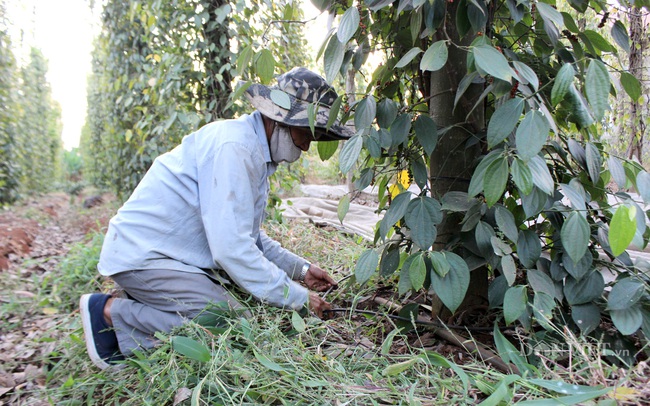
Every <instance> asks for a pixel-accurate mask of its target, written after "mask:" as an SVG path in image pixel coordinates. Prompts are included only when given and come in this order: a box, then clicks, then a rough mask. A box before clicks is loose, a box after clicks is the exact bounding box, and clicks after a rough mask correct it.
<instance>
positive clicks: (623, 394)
mask: <svg viewBox="0 0 650 406" xmlns="http://www.w3.org/2000/svg"><path fill="white" fill-rule="evenodd" d="M639 395H640V393H639V391H638V390H636V389H634V388H625V387H620V388H616V390H614V393H613V394H612V395H611V396H612V397H613V398H614V399H618V400H626V401H631V400H634V399H637V398H638V397H639Z"/></svg>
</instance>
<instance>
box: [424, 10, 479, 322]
mask: <svg viewBox="0 0 650 406" xmlns="http://www.w3.org/2000/svg"><path fill="white" fill-rule="evenodd" d="M457 4H458V2H448V3H447V18H448V20H447V24H446V33H447V35H448V36H449V39H451V41H452V42H453V43H452V44H449V57H448V60H447V63H446V64H445V66H444V67H443V69H441V70H439V71H436V72H432V74H431V78H430V79H431V85H430V103H429V113H430V114H431V117H432V118H433V120H434V121H435V122H436V124H437V126H438V128H439V129H445V128H449V130H448V131H446V132H445V133H444V134H442V135H441V136H440V138H439V140H438V145H437V147H436V149H435V151H433V153H432V154H431V162H430V166H429V180H430V182H431V190H432V193H433V197H436V198H440V197H442V196H443V195H444V194H445V193H447V192H449V191H465V192H466V191H467V190H468V187H469V182H470V179H471V176H472V173H473V169H474V167H475V165H476V162H475V160H476V158H477V157H478V156H479V155H480V153H481V151H480V147H479V144H478V143H477V144H474V145H473V146H472V147H469V148H468V147H467V142H468V140H470V139H471V137H472V136H474V134H477V133H478V132H479V131H481V130H482V129H483V128H484V127H485V123H484V112H483V106H482V105H479V106H477V108H476V109H475V110H474V111H473V112H472V114H471V115H469V116H468V112H470V111H471V109H472V108H473V107H474V104H475V103H476V100H478V97H479V95H480V94H481V92H482V90H483V86H482V85H480V84H473V85H471V86H470V87H469V89H468V90H467V91H466V92H465V95H464V96H463V98H461V100H459V102H458V105H457V106H456V107H455V108H454V99H455V97H456V90H457V89H458V84H459V83H460V81H461V79H462V78H463V77H464V76H465V74H466V73H467V66H466V60H467V51H465V50H463V49H459V47H458V46H464V47H466V46H469V45H470V44H471V42H472V40H473V39H474V37H473V36H471V35H468V36H465V37H464V38H460V35H459V34H458V32H457V31H456V25H455V24H454V21H455V15H456V8H457ZM442 39H446V38H442V37H441V38H437V40H442ZM454 44H456V45H454ZM452 126H453V127H452ZM439 131H440V130H439ZM461 219H462V218H459V217H457V216H453V215H447V216H445V219H444V221H443V223H442V224H440V225H439V227H438V238H437V241H436V244H435V245H434V249H437V250H442V249H445V248H446V246H447V244H448V243H449V242H450V236H451V235H452V234H454V233H456V232H457V231H458V229H459V228H460V220H461ZM487 287H488V282H487V269H485V268H479V269H475V270H473V271H472V272H471V282H470V286H469V289H468V291H467V295H466V297H465V301H464V302H463V304H462V305H461V307H460V308H459V309H458V312H462V311H463V309H467V308H469V307H471V306H474V305H477V304H481V305H482V304H485V303H487ZM432 307H433V313H434V315H435V316H441V317H442V318H443V319H445V318H447V317H446V316H448V315H446V314H445V312H443V305H442V303H441V302H440V300H439V298H437V297H434V300H433V306H432Z"/></svg>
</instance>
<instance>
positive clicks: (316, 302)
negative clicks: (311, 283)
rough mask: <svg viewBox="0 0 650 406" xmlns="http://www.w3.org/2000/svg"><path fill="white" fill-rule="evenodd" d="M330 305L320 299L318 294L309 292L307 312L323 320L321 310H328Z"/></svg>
mask: <svg viewBox="0 0 650 406" xmlns="http://www.w3.org/2000/svg"><path fill="white" fill-rule="evenodd" d="M331 308H332V305H331V304H329V303H328V302H326V301H324V300H323V299H321V297H320V296H318V293H315V292H309V310H311V311H312V312H314V313H315V314H316V315H317V316H318V317H320V318H323V310H330V309H331Z"/></svg>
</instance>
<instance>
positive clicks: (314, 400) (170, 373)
mask: <svg viewBox="0 0 650 406" xmlns="http://www.w3.org/2000/svg"><path fill="white" fill-rule="evenodd" d="M266 229H267V232H268V234H269V235H271V236H272V237H274V238H276V239H277V240H279V241H280V242H281V243H282V244H283V245H284V246H285V247H287V248H289V249H291V250H293V251H295V252H297V253H300V254H301V255H303V256H305V257H306V258H307V259H309V260H310V261H312V262H314V263H318V264H320V265H321V266H322V267H323V268H325V269H328V270H329V271H330V272H331V273H332V274H333V275H334V277H335V278H336V279H337V280H342V279H345V282H344V283H342V284H341V286H340V288H339V289H338V290H335V291H333V292H331V293H329V294H328V297H327V300H329V301H332V302H334V303H335V305H337V306H345V307H350V306H353V305H354V304H355V303H358V302H360V301H362V300H364V299H367V298H369V297H372V295H374V294H376V293H377V288H378V285H373V284H367V285H366V286H364V287H359V286H358V285H356V284H355V283H354V278H347V279H346V277H348V276H349V275H350V274H351V273H352V272H353V270H354V262H355V260H356V259H357V257H358V256H359V254H360V253H361V252H362V251H363V250H364V249H365V248H366V243H365V242H364V241H363V240H360V239H357V238H351V237H348V236H344V235H341V234H340V233H338V232H336V231H333V230H331V229H328V228H317V227H314V226H313V225H312V224H309V223H306V222H300V221H291V222H289V223H284V224H279V223H269V224H267V225H266ZM91 237H92V238H90V239H89V240H88V241H87V242H86V243H84V244H79V245H76V246H75V247H73V249H72V250H71V251H70V252H69V254H68V255H67V256H66V258H65V259H64V260H62V261H61V262H60V265H59V268H58V272H57V277H46V278H42V279H34V280H20V279H19V278H18V279H16V278H13V279H12V280H9V278H8V277H7V275H4V274H3V275H0V279H1V280H0V281H1V282H3V283H6V282H11V283H10V285H4V284H3V286H7V287H8V288H10V289H16V290H21V289H19V288H21V287H22V288H23V289H22V290H26V289H25V286H26V285H29V286H31V287H33V288H34V289H35V290H33V292H35V295H34V297H21V296H17V295H14V296H13V299H12V300H10V301H8V302H3V303H2V306H1V307H0V310H2V313H3V320H2V321H3V326H2V327H1V329H2V334H3V335H5V334H10V331H11V329H12V327H11V326H12V325H13V326H14V327H16V326H19V325H20V323H32V322H33V323H36V324H37V323H39V322H42V321H43V320H45V321H46V322H47V323H49V324H46V325H45V328H41V329H40V330H35V332H34V334H33V335H32V336H30V339H29V340H24V339H22V337H17V338H15V339H16V343H17V344H16V345H23V346H24V347H25V348H24V350H23V352H24V353H28V352H29V351H32V352H35V355H33V356H32V357H31V358H30V359H29V361H28V362H29V363H32V364H39V363H40V364H41V365H42V366H43V370H44V375H43V377H42V379H41V380H42V382H41V383H40V384H39V385H31V386H24V387H21V388H19V389H17V390H16V392H18V393H19V394H20V395H21V399H22V400H23V401H24V402H23V403H24V404H35V403H37V402H38V401H41V402H42V401H46V402H48V403H50V404H56V405H86V404H95V405H110V404H124V405H173V404H179V405H207V404H209V405H220V404H223V405H257V404H273V405H325V404H349V405H450V404H451V405H463V404H477V403H480V402H481V401H484V402H486V403H484V404H485V405H498V404H509V403H512V402H514V401H521V400H530V399H535V398H548V397H551V396H553V397H557V396H561V393H560V392H557V391H554V390H553V389H554V388H556V387H558V385H559V382H561V383H562V384H563V385H564V384H566V385H569V384H583V385H590V386H591V388H587V389H584V390H591V391H592V392H590V393H591V395H590V394H589V393H587V395H581V396H587V400H585V401H586V402H589V401H590V400H589V399H590V398H589V396H592V395H594V394H599V393H601V392H597V391H598V390H601V389H602V388H613V387H614V386H619V387H625V388H626V390H627V393H628V394H629V393H631V394H632V395H633V396H634V397H635V399H638V398H639V396H644V395H645V394H647V392H644V391H645V390H646V389H645V387H646V386H647V385H646V384H645V383H647V378H645V375H646V373H645V372H644V371H643V370H629V371H625V372H623V371H622V370H620V369H618V368H614V367H612V366H611V365H608V364H605V363H603V362H601V361H600V358H599V357H598V356H594V354H596V351H598V347H597V345H598V343H589V342H584V341H581V340H580V339H579V338H576V337H571V336H567V337H566V341H567V344H568V345H569V346H570V347H571V348H572V349H573V357H572V359H571V360H570V361H569V363H568V364H567V363H566V362H563V361H557V360H554V359H550V358H549V359H546V360H544V361H543V362H542V363H541V364H539V365H537V367H536V368H531V369H530V370H529V372H528V375H514V374H504V373H501V372H497V371H495V370H493V369H491V368H489V367H487V366H486V365H485V364H483V363H481V362H478V361H476V360H474V359H473V358H472V356H471V354H463V355H462V361H460V359H459V358H455V359H456V362H454V361H452V358H451V357H449V355H455V356H456V357H458V354H459V352H460V351H459V350H457V349H455V350H452V351H451V352H450V351H449V350H446V351H442V350H444V348H445V345H444V343H440V342H435V341H434V343H433V344H432V343H431V338H430V336H428V332H427V330H425V329H418V330H417V331H412V332H409V333H408V334H402V333H400V332H398V331H397V330H396V329H395V328H394V327H395V325H394V324H393V323H392V321H391V320H390V319H388V318H386V317H383V316H381V311H380V315H379V316H369V315H360V314H349V313H348V314H345V315H343V314H340V315H339V316H338V317H336V318H332V319H327V320H319V319H317V318H314V317H310V316H307V317H305V318H302V317H300V316H298V314H297V313H294V312H289V311H283V310H280V309H276V308H273V307H269V306H264V305H261V304H258V303H257V302H254V301H252V300H250V299H249V298H248V297H247V296H246V295H245V294H243V293H242V292H235V294H237V295H239V298H240V300H241V301H242V302H245V303H247V304H248V306H249V308H250V310H251V312H252V313H253V317H251V318H249V319H243V318H239V317H237V316H236V315H231V314H224V313H221V312H219V311H218V310H215V309H212V310H211V311H209V312H206V313H205V314H204V315H203V316H202V317H199V318H197V319H196V320H195V321H192V322H190V323H188V324H187V325H185V326H183V327H181V328H179V329H177V330H176V331H173V332H172V333H170V334H158V338H159V339H160V345H159V346H158V347H156V348H155V349H154V350H152V351H149V352H147V353H141V354H137V356H136V357H133V358H131V359H129V360H128V361H126V368H125V369H122V370H118V371H99V370H98V369H97V368H95V367H94V366H93V365H92V364H91V362H90V360H89V358H88V356H87V354H86V350H85V345H84V343H83V333H82V328H81V323H80V319H79V315H78V312H77V310H76V303H77V299H78V297H79V296H80V295H81V294H83V293H86V292H89V291H97V290H100V289H102V290H104V291H106V290H107V289H109V288H110V287H111V283H110V282H109V281H107V280H106V279H103V278H100V277H98V276H97V273H96V269H94V268H95V265H96V261H97V259H98V256H99V250H100V248H101V240H102V238H101V235H97V234H95V235H92V236H91ZM45 309H48V310H45ZM12 323H13V324H12ZM41 327H43V326H41ZM21 339H22V341H21ZM436 351H438V352H440V353H441V354H442V353H444V354H445V355H446V357H443V356H442V355H440V354H439V353H438V352H436ZM515 351H516V350H515ZM509 355H510V356H511V357H512V356H513V355H512V354H509ZM21 362H23V363H24V362H26V361H24V360H21V359H16V360H15V361H12V362H10V363H7V364H5V365H3V368H4V369H5V370H7V371H9V370H19V369H20V365H19V364H20V363H21ZM535 379H543V380H535ZM644 379H645V381H644ZM644 382H645V383H644ZM566 387H570V385H569V386H566ZM592 397H593V398H595V397H596V396H595V395H594V396H592ZM601 399H603V400H602V401H601V402H600V403H597V404H598V405H603V406H606V405H609V404H613V403H611V402H609V401H608V400H607V398H604V397H603V396H602V395H601ZM591 404H596V403H591ZM630 404H631V403H630Z"/></svg>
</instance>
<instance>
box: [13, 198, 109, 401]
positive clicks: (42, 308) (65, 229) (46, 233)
mask: <svg viewBox="0 0 650 406" xmlns="http://www.w3.org/2000/svg"><path fill="white" fill-rule="evenodd" d="M92 197H93V198H94V199H92V200H87V199H88V198H89V196H77V197H72V198H71V197H70V196H69V195H66V194H63V193H53V194H48V195H45V196H39V197H34V198H31V199H29V200H27V201H25V202H23V203H22V204H19V205H16V206H11V207H10V208H8V209H3V210H2V209H0V273H1V275H0V276H1V277H2V281H3V289H2V290H1V291H0V306H2V307H0V310H2V314H0V320H1V322H0V405H5V404H7V405H13V404H31V405H35V404H49V403H48V402H47V401H45V400H36V399H30V398H29V392H30V391H31V390H33V389H36V388H37V387H43V386H44V385H45V384H46V382H45V380H46V374H45V371H46V369H47V365H46V364H47V363H48V362H50V360H49V354H51V353H52V352H53V351H54V350H55V348H56V341H57V337H56V335H57V334H63V333H64V332H63V330H59V329H57V325H58V323H60V320H61V318H60V317H57V315H56V309H55V308H52V307H48V306H47V304H35V303H34V298H35V297H36V296H37V293H38V291H39V289H43V286H42V283H41V282H42V281H43V280H45V279H46V278H48V277H50V278H51V277H56V275H55V274H53V273H54V272H56V270H57V265H58V264H59V262H60V261H61V260H62V259H64V257H65V255H66V254H67V253H68V251H69V249H70V247H71V246H73V245H74V244H76V243H79V242H82V241H83V240H84V238H85V236H86V235H87V234H88V233H89V232H90V231H91V230H100V229H102V228H103V227H105V226H106V225H107V223H108V220H109V219H110V217H111V216H112V214H113V212H114V206H115V205H114V204H113V200H114V199H113V198H112V197H110V196H108V195H102V196H92ZM84 201H86V203H87V205H89V206H93V207H87V208H86V207H84Z"/></svg>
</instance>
